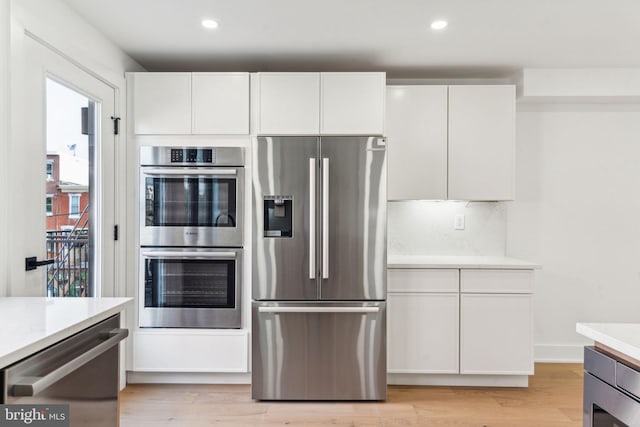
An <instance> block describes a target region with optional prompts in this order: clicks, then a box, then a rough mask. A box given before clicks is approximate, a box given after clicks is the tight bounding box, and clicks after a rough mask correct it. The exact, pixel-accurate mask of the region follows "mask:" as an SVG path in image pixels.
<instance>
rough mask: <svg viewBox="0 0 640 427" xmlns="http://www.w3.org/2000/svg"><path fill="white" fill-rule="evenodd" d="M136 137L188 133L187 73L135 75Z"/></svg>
mask: <svg viewBox="0 0 640 427" xmlns="http://www.w3.org/2000/svg"><path fill="white" fill-rule="evenodd" d="M133 80H134V86H133V111H134V132H135V133H136V134H148V135H161V134H183V135H184V134H190V133H191V73H135V74H134V79H133Z"/></svg>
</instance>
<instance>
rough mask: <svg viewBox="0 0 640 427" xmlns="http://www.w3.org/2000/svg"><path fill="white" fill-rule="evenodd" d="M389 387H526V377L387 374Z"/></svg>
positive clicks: (527, 378) (527, 379) (527, 384)
mask: <svg viewBox="0 0 640 427" xmlns="http://www.w3.org/2000/svg"><path fill="white" fill-rule="evenodd" d="M387 382H388V384H389V385H435V386H467V387H528V386H529V377H528V376H527V375H456V374H387Z"/></svg>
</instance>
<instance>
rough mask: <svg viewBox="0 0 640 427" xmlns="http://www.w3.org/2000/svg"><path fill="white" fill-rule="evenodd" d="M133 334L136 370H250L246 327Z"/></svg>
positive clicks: (163, 330) (161, 330)
mask: <svg viewBox="0 0 640 427" xmlns="http://www.w3.org/2000/svg"><path fill="white" fill-rule="evenodd" d="M133 337H134V339H133V370H134V371H140V372H223V373H226V372H235V373H244V372H249V333H248V331H246V330H223V329H202V330H200V329H179V330H166V329H151V330H142V329H141V330H138V331H136V332H134V334H133Z"/></svg>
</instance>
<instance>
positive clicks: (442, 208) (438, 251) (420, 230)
mask: <svg viewBox="0 0 640 427" xmlns="http://www.w3.org/2000/svg"><path fill="white" fill-rule="evenodd" d="M387 206H388V230H387V239H388V244H387V247H388V251H389V255H390V256H393V255H504V250H505V215H506V209H505V205H504V204H503V203H498V202H437V201H426V200H420V201H417V200H411V201H405V202H389V203H388V205H387ZM458 214H462V215H464V216H465V229H464V230H455V229H454V227H453V221H454V217H455V216H456V215H458Z"/></svg>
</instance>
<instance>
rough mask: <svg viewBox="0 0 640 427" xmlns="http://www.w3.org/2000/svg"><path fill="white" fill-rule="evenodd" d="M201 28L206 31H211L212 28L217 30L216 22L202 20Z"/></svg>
mask: <svg viewBox="0 0 640 427" xmlns="http://www.w3.org/2000/svg"><path fill="white" fill-rule="evenodd" d="M202 26H203V27H204V28H206V29H209V30H213V29H214V28H218V22H216V21H214V20H213V19H203V20H202Z"/></svg>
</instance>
